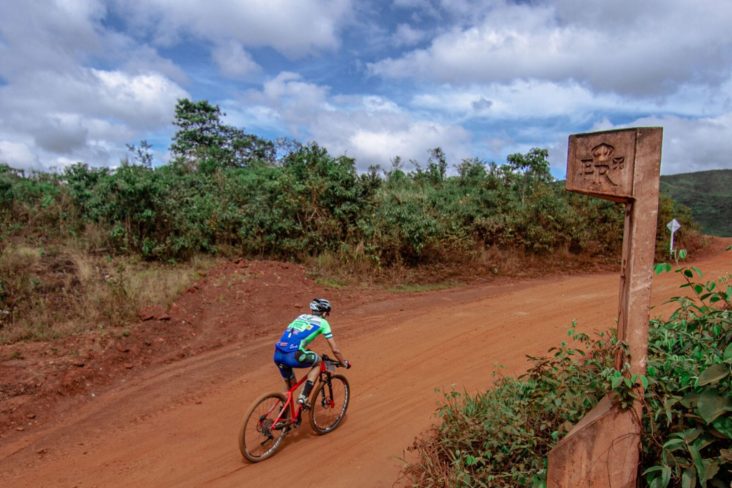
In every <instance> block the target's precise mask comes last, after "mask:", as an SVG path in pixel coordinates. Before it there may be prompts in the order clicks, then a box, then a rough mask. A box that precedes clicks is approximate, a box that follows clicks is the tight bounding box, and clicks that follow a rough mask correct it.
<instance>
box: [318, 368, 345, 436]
mask: <svg viewBox="0 0 732 488" xmlns="http://www.w3.org/2000/svg"><path fill="white" fill-rule="evenodd" d="M350 399H351V387H350V386H349V385H348V380H347V379H346V377H345V376H342V375H339V374H334V375H332V376H331V377H330V381H328V382H322V383H320V385H318V388H317V390H316V391H315V395H314V396H313V400H312V402H311V405H312V407H311V410H310V427H312V429H313V432H315V433H316V434H321V435H322V434H327V433H328V432H331V431H333V430H335V428H336V427H338V426H339V425H340V423H341V421H342V420H343V417H344V416H345V415H346V409H348V402H349V400H350Z"/></svg>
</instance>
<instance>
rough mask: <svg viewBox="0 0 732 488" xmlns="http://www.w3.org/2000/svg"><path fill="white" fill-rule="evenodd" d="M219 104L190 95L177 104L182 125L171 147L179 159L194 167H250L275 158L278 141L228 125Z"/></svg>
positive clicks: (176, 121) (176, 107) (177, 120)
mask: <svg viewBox="0 0 732 488" xmlns="http://www.w3.org/2000/svg"><path fill="white" fill-rule="evenodd" d="M224 115H226V114H224V113H223V112H222V111H221V108H220V107H219V106H218V105H212V104H211V103H209V102H208V101H206V100H201V101H198V102H192V101H190V100H188V99H186V98H183V99H180V100H178V103H177V104H176V106H175V119H174V120H173V124H174V125H175V126H176V127H178V130H177V132H176V133H175V135H174V136H173V144H172V145H171V147H170V150H171V152H172V153H173V156H174V157H175V158H177V160H178V161H179V162H182V163H184V164H185V165H186V166H188V167H191V168H193V169H198V168H200V169H203V170H212V169H214V168H217V167H246V166H249V165H250V164H252V163H254V162H269V163H271V162H274V160H275V155H276V150H275V145H274V144H273V143H272V142H271V141H268V140H265V139H262V138H260V137H258V136H256V135H253V134H247V133H246V132H244V131H243V130H242V129H238V128H236V127H232V126H230V125H226V124H224V123H223V122H222V121H221V118H222V117H223V116H224Z"/></svg>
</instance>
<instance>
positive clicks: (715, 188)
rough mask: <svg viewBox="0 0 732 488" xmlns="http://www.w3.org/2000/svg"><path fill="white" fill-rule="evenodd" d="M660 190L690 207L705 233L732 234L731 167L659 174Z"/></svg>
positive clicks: (725, 235)
mask: <svg viewBox="0 0 732 488" xmlns="http://www.w3.org/2000/svg"><path fill="white" fill-rule="evenodd" d="M661 191H663V192H664V193H667V194H668V195H670V196H671V198H673V199H674V200H675V201H677V202H679V203H682V204H684V205H686V206H687V207H689V208H690V209H691V213H692V215H693V216H694V220H696V222H698V223H699V225H700V226H701V228H702V230H703V231H704V233H706V234H710V235H715V236H724V237H730V236H732V169H720V170H713V171H699V172H696V173H683V174H678V175H668V176H661Z"/></svg>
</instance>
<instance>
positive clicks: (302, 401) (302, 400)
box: [297, 394, 310, 408]
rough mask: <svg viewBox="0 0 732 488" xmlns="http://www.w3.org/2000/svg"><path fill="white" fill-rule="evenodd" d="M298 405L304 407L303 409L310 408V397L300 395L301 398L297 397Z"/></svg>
mask: <svg viewBox="0 0 732 488" xmlns="http://www.w3.org/2000/svg"><path fill="white" fill-rule="evenodd" d="M297 403H299V404H300V405H302V408H310V402H309V401H308V397H306V396H305V395H303V394H300V396H298V397H297Z"/></svg>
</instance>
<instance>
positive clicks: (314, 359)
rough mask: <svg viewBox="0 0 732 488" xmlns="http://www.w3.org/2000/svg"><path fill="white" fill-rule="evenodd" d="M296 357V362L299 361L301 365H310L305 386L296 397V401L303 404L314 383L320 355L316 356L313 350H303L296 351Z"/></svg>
mask: <svg viewBox="0 0 732 488" xmlns="http://www.w3.org/2000/svg"><path fill="white" fill-rule="evenodd" d="M296 358H297V360H298V362H299V363H300V365H301V367H305V368H307V367H310V371H308V376H307V378H308V379H307V381H306V382H305V386H304V387H303V389H302V393H300V396H299V397H298V400H297V401H298V402H300V403H303V404H305V403H306V402H307V398H308V396H309V395H310V392H311V391H312V389H313V385H314V384H315V380H316V379H317V378H318V371H319V370H320V369H319V368H318V366H319V365H320V356H318V355H317V354H316V353H314V352H313V351H309V350H305V351H298V354H297V355H296Z"/></svg>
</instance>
